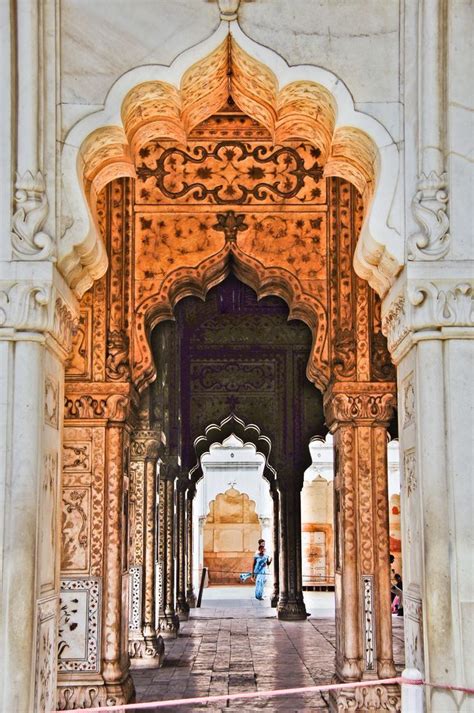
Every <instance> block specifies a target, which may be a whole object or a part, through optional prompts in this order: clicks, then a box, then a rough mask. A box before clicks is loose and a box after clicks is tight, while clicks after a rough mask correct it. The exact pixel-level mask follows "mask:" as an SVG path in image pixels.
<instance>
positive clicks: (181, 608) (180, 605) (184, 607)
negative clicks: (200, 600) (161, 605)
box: [176, 597, 189, 621]
mask: <svg viewBox="0 0 474 713" xmlns="http://www.w3.org/2000/svg"><path fill="white" fill-rule="evenodd" d="M176 613H177V615H178V616H179V620H180V621H187V620H188V619H189V606H188V603H187V601H186V599H185V598H184V597H182V598H180V599H178V601H177V604H176Z"/></svg>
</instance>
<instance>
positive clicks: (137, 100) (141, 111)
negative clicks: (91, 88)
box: [58, 21, 403, 296]
mask: <svg viewBox="0 0 474 713" xmlns="http://www.w3.org/2000/svg"><path fill="white" fill-rule="evenodd" d="M229 91H230V92H231V94H232V96H233V97H234V99H235V101H236V103H237V104H238V105H239V106H240V108H241V109H242V110H243V111H244V112H246V113H248V114H249V115H250V116H251V117H253V118H254V119H256V120H258V121H260V122H261V123H262V124H263V125H264V126H265V127H267V129H268V130H269V131H270V132H271V134H272V135H273V137H274V141H275V142H276V143H284V142H285V141H287V140H292V139H295V138H298V139H303V140H305V141H309V142H310V143H312V144H313V145H314V146H316V147H317V148H319V150H320V151H321V156H322V158H323V161H324V174H325V175H326V176H333V175H334V176H340V177H342V178H345V179H347V180H349V181H351V182H352V183H354V184H355V185H356V187H357V188H358V190H359V191H360V192H361V193H362V195H363V197H364V202H365V206H366V214H365V219H364V224H363V227H362V231H361V235H360V238H359V241H358V244H357V249H356V253H355V256H354V267H355V270H356V272H357V273H358V274H359V275H360V276H361V277H363V278H365V279H366V280H368V282H369V284H370V285H371V286H372V287H373V288H374V289H375V290H376V291H377V292H378V293H379V294H380V295H384V294H385V293H386V292H387V290H388V289H389V287H390V285H391V284H392V282H393V280H394V279H395V276H396V274H397V273H398V271H399V270H400V269H401V267H402V265H403V242H402V240H401V239H400V236H399V234H398V233H397V232H396V231H395V230H394V229H392V228H390V227H389V226H388V215H389V211H390V208H391V204H392V201H393V198H394V193H395V187H396V181H397V176H398V164H399V160H398V150H397V147H396V145H395V143H394V142H393V140H392V139H391V137H390V135H389V134H388V132H387V131H386V130H385V129H384V128H383V127H382V125H381V124H380V123H379V122H377V121H376V120H375V119H373V118H372V117H369V116H367V115H366V114H363V113H361V112H358V111H356V110H355V109H354V104H353V102H352V98H351V96H350V94H349V92H348V90H347V88H346V87H345V86H344V84H343V83H342V82H341V81H340V80H339V79H338V78H337V77H336V76H334V75H333V74H331V73H330V72H328V71H326V70H324V69H321V68H319V67H313V66H308V65H305V66H297V67H288V65H287V64H286V63H285V62H284V60H283V59H282V58H281V57H279V56H278V55H277V54H276V53H275V52H273V51H272V50H269V49H267V48H265V47H262V46H261V45H258V44H257V43H255V42H253V41H252V40H250V39H249V38H248V37H247V36H246V35H245V34H244V33H243V32H242V30H241V29H240V27H239V25H238V23H237V22H236V21H234V22H230V23H228V22H224V21H222V22H221V24H220V26H219V28H218V29H217V30H216V32H215V33H214V35H212V37H210V38H209V39H207V40H206V41H204V42H202V43H200V44H199V45H196V46H195V47H193V48H191V49H189V50H187V51H186V52H184V53H183V54H182V55H180V56H179V57H178V58H177V59H176V60H175V61H174V62H173V64H172V65H171V66H170V67H163V66H159V65H148V66H144V67H138V68H136V69H133V70H131V71H130V72H127V73H126V74H124V75H123V76H122V77H120V79H119V80H118V81H117V82H116V83H115V84H114V86H113V87H112V88H111V90H110V92H109V94H108V96H107V99H106V102H105V106H104V109H103V110H102V111H99V112H94V113H91V114H90V115H88V116H86V117H85V118H84V119H82V120H81V121H79V122H78V123H77V124H76V125H75V126H74V127H73V129H72V130H71V131H70V132H69V134H68V136H67V137H66V140H65V143H64V148H63V154H62V174H63V180H64V189H65V193H66V194H67V200H68V203H69V206H70V209H71V212H72V216H73V224H72V225H71V227H70V228H68V230H67V231H66V233H65V234H64V236H63V237H62V239H61V241H60V246H59V260H58V263H59V267H60V269H61V271H62V273H63V274H64V276H65V277H66V279H67V281H68V282H69V284H70V285H71V286H72V287H73V289H74V290H75V292H76V294H77V295H78V296H81V295H82V294H83V293H84V292H85V290H87V289H88V288H89V287H90V286H91V285H92V283H93V281H94V280H95V279H97V278H98V277H100V276H101V275H102V274H103V273H104V272H105V270H106V269H107V255H106V252H105V249H104V246H103V243H102V240H101V238H100V235H99V231H98V228H97V223H96V218H95V209H94V206H95V199H96V196H97V193H98V191H99V190H100V189H101V188H102V187H103V186H104V185H105V183H107V182H108V181H110V180H112V179H113V178H117V177H119V176H134V175H135V164H134V156H135V153H136V151H137V149H138V147H139V146H140V145H141V144H142V143H143V142H144V141H146V140H147V139H148V138H149V137H150V136H155V137H156V136H160V137H162V138H171V139H173V140H175V141H176V142H177V143H178V144H180V143H183V141H185V139H186V136H187V133H188V132H189V131H190V130H191V129H192V128H193V127H194V126H196V124H198V123H199V122H200V121H202V120H203V119H205V118H206V117H208V116H210V115H211V114H212V113H213V112H215V111H216V110H218V109H219V107H220V106H222V104H223V103H224V101H225V100H226V98H227V96H228V94H229Z"/></svg>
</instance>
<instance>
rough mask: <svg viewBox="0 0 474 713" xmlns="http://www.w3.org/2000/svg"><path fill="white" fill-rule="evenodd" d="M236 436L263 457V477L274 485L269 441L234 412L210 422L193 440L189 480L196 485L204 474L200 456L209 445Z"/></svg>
mask: <svg viewBox="0 0 474 713" xmlns="http://www.w3.org/2000/svg"><path fill="white" fill-rule="evenodd" d="M232 435H234V436H236V437H237V438H238V439H239V440H240V441H241V442H242V444H243V445H244V446H246V445H250V444H251V445H253V446H254V447H255V453H257V454H260V455H262V456H263V458H264V467H263V473H262V475H263V477H264V478H265V480H266V481H267V482H268V484H269V485H270V487H273V488H274V487H275V480H276V475H277V474H276V471H275V468H274V467H273V466H272V465H271V463H270V452H271V447H272V444H271V441H270V439H269V438H268V437H267V436H265V435H263V434H262V433H261V432H260V428H259V427H258V426H257V425H256V424H254V423H249V424H245V423H244V421H242V419H240V418H238V416H236V415H235V414H234V413H231V414H229V416H227V418H224V419H223V420H222V421H221V422H220V423H211V424H209V426H208V427H207V428H206V430H205V433H204V434H203V435H202V436H198V438H196V440H195V441H194V450H195V452H196V458H197V462H196V465H195V466H194V467H193V468H191V470H190V472H189V477H190V480H191V482H192V483H193V484H194V485H196V484H197V483H198V482H199V480H201V478H202V477H203V476H204V473H203V469H202V463H201V459H202V456H203V455H205V454H206V453H209V452H210V451H211V447H212V446H213V445H214V444H216V443H220V444H222V443H224V441H226V439H228V438H229V437H230V436H232Z"/></svg>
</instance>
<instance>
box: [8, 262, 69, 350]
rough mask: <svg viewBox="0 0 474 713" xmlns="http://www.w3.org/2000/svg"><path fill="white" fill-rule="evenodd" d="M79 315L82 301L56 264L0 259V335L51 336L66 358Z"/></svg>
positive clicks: (54, 344)
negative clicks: (3, 260) (77, 297)
mask: <svg viewBox="0 0 474 713" xmlns="http://www.w3.org/2000/svg"><path fill="white" fill-rule="evenodd" d="M78 317H79V304H78V302H77V300H76V298H75V297H74V295H73V293H72V292H71V290H70V288H69V287H68V285H67V284H66V282H65V281H64V279H63V277H62V276H61V275H60V273H59V271H58V270H57V268H56V267H55V265H54V263H52V262H35V263H31V262H21V261H12V262H0V338H3V339H16V338H17V337H16V335H17V334H18V333H21V332H35V333H37V334H41V335H44V337H45V338H48V337H50V339H51V340H52V342H53V347H56V350H57V351H59V353H60V355H61V357H62V359H63V361H64V360H65V359H66V357H67V355H68V353H69V352H70V350H71V346H72V337H73V331H74V329H75V327H76V324H77V321H78Z"/></svg>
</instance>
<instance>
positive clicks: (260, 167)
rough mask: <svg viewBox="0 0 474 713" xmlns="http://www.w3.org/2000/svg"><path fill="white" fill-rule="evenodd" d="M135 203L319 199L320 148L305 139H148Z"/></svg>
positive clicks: (139, 166)
mask: <svg viewBox="0 0 474 713" xmlns="http://www.w3.org/2000/svg"><path fill="white" fill-rule="evenodd" d="M139 156H140V159H141V162H139V163H138V164H137V167H136V172H137V179H138V180H137V187H136V200H137V203H143V204H163V203H170V202H177V203H178V204H179V203H181V202H184V203H190V204H194V203H202V202H203V203H209V204H212V205H229V204H233V205H250V204H260V203H264V204H280V203H288V202H292V203H296V204H304V203H324V201H325V190H324V186H323V185H321V184H324V181H323V180H322V179H323V168H322V166H321V165H320V164H319V163H318V158H319V156H320V151H319V149H317V148H314V147H313V146H311V145H309V144H304V143H301V144H299V145H297V146H294V147H293V146H274V145H272V144H271V143H260V144H255V143H253V142H245V141H239V140H235V139H232V140H227V141H219V142H217V143H209V144H206V145H204V144H199V143H194V142H193V143H190V144H189V145H188V146H186V148H185V149H182V148H178V147H177V146H173V145H169V143H167V142H156V141H153V142H150V143H148V144H147V145H146V146H143V147H142V148H141V149H140V151H139Z"/></svg>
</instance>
